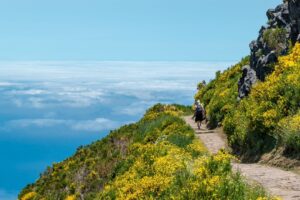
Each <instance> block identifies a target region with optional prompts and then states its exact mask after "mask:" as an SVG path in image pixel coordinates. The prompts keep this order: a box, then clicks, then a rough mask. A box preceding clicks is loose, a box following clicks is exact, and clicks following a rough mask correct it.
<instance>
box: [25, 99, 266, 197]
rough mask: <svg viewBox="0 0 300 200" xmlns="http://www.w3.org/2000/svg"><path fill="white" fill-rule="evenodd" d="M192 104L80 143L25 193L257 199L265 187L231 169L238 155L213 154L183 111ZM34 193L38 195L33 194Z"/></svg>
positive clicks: (156, 111)
mask: <svg viewBox="0 0 300 200" xmlns="http://www.w3.org/2000/svg"><path fill="white" fill-rule="evenodd" d="M184 113H186V114H190V113H191V108H190V107H182V106H178V105H161V104H157V105H155V106H153V107H152V108H150V109H149V110H148V111H147V112H146V114H145V115H144V117H143V118H142V119H141V120H140V121H139V122H137V123H135V124H132V125H126V126H124V127H122V128H120V129H118V130H116V131H113V132H111V133H110V135H109V136H107V138H104V139H103V140H101V141H100V143H98V142H96V143H94V144H92V145H90V146H87V147H83V148H80V149H79V150H78V151H77V153H76V154H75V155H74V156H73V157H71V158H68V159H67V160H66V161H63V162H61V163H58V164H55V165H54V166H53V167H52V168H50V169H48V171H47V172H46V173H45V174H44V175H42V177H41V178H40V179H39V180H38V181H37V182H36V183H35V184H33V185H29V186H28V187H26V188H25V189H24V190H23V192H22V193H21V194H20V198H21V199H22V198H25V199H27V200H29V199H32V200H36V199H39V200H40V199H68V200H73V199H122V200H126V199H128V200H129V199H210V200H214V199H215V200H217V199H224V200H225V199H234V200H236V199H237V200H239V199H253V200H254V199H256V198H258V197H266V195H265V193H264V191H262V190H261V189H260V188H253V187H251V186H250V185H248V184H246V183H245V182H244V181H243V179H242V178H241V177H240V175H239V174H236V173H233V172H232V171H231V164H230V161H231V159H232V156H231V155H229V154H228V153H226V152H224V151H220V152H219V153H218V154H216V155H209V154H208V152H207V151H206V149H205V147H204V146H203V144H202V143H201V142H200V140H199V139H197V138H196V137H195V134H194V131H193V129H192V128H191V127H190V126H188V125H187V124H186V123H185V121H184V120H183V119H181V115H182V114H184ZM32 194H34V195H32Z"/></svg>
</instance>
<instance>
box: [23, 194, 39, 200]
mask: <svg viewBox="0 0 300 200" xmlns="http://www.w3.org/2000/svg"><path fill="white" fill-rule="evenodd" d="M36 195H37V194H36V192H28V193H26V194H25V195H23V196H22V197H21V200H30V199H33V198H34V197H35V196H36Z"/></svg>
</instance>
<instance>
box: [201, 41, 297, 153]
mask: <svg viewBox="0 0 300 200" xmlns="http://www.w3.org/2000/svg"><path fill="white" fill-rule="evenodd" d="M241 66H242V65H239V64H238V65H236V66H233V67H232V68H231V69H228V70H227V71H225V72H224V73H221V74H219V75H218V76H217V77H216V79H215V80H213V81H212V82H210V83H209V84H208V85H207V86H206V87H204V88H202V89H201V90H200V91H199V92H198V94H197V95H196V98H200V100H203V101H204V103H205V104H206V108H207V111H208V114H209V116H210V117H211V120H212V121H213V123H214V124H216V123H221V124H222V125H223V126H224V130H225V132H226V133H227V134H228V136H229V137H228V139H229V144H230V145H231V146H232V147H233V149H234V150H235V152H236V153H239V154H242V155H245V156H246V157H248V156H249V157H253V156H256V155H259V154H262V153H264V152H269V151H271V150H272V149H274V148H275V147H280V146H282V147H284V148H286V150H287V151H286V153H287V152H289V153H292V154H294V155H297V154H298V155H299V153H300V148H299V146H300V145H299V144H300V140H299V138H300V136H299V134H300V133H299V129H297V128H295V127H293V126H294V124H296V123H297V122H299V121H298V120H299V118H298V114H299V112H300V44H298V43H296V44H295V46H294V47H293V48H292V49H291V51H290V53H289V54H288V55H286V56H281V57H279V58H278V63H277V64H275V66H274V71H273V72H272V73H271V74H270V75H268V76H267V77H266V79H265V81H264V82H258V83H256V84H255V85H254V86H253V87H252V89H251V92H250V94H249V96H248V97H246V98H244V99H242V100H241V101H237V100H236V99H237V85H238V77H239V76H240V75H239V74H241ZM230 74H236V75H235V76H233V77H237V79H233V78H230ZM232 90H234V91H232ZM216 120H217V121H216ZM296 121H297V122H296ZM257 158H259V156H257Z"/></svg>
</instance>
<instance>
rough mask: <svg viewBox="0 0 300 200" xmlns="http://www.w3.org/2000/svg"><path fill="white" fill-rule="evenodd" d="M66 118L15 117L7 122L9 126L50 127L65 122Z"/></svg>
mask: <svg viewBox="0 0 300 200" xmlns="http://www.w3.org/2000/svg"><path fill="white" fill-rule="evenodd" d="M67 123H68V121H67V120H60V119H17V120H11V121H9V122H8V124H9V127H22V128H26V127H30V126H36V127H51V126H56V125H62V124H67Z"/></svg>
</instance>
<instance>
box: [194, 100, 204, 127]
mask: <svg viewBox="0 0 300 200" xmlns="http://www.w3.org/2000/svg"><path fill="white" fill-rule="evenodd" d="M194 117H195V122H196V123H197V127H198V129H199V130H200V129H201V123H202V121H203V120H204V118H205V117H204V108H203V105H202V104H201V102H200V100H198V101H197V102H196V104H195V113H194Z"/></svg>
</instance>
